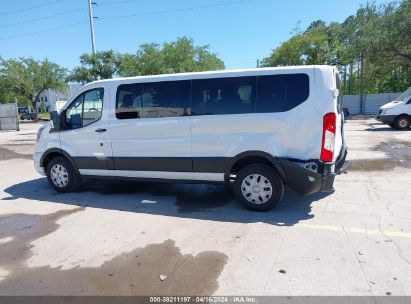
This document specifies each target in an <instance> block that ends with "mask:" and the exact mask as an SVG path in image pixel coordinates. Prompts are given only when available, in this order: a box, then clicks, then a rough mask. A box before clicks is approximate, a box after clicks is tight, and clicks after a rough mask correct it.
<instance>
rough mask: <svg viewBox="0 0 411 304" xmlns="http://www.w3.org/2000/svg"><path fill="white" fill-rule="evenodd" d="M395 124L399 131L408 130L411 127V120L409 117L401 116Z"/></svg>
mask: <svg viewBox="0 0 411 304" xmlns="http://www.w3.org/2000/svg"><path fill="white" fill-rule="evenodd" d="M394 124H395V127H396V128H397V129H399V130H407V129H408V128H409V127H410V124H411V120H410V118H409V117H408V116H400V117H398V118H396V119H395V122H394Z"/></svg>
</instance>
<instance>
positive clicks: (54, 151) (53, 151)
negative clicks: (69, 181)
mask: <svg viewBox="0 0 411 304" xmlns="http://www.w3.org/2000/svg"><path fill="white" fill-rule="evenodd" d="M57 156H63V157H65V158H66V159H67V160H68V161H69V162H70V164H71V165H72V166H73V168H74V170H75V171H76V173H77V174H80V171H79V170H78V168H77V165H76V163H75V162H74V160H73V159H72V157H71V156H70V155H69V154H68V153H67V152H66V151H64V150H62V149H59V148H50V149H48V150H46V151H45V152H44V153H43V155H42V156H41V158H40V167H44V168H46V167H47V164H48V163H49V162H50V161H51V160H52V159H53V158H55V157H57Z"/></svg>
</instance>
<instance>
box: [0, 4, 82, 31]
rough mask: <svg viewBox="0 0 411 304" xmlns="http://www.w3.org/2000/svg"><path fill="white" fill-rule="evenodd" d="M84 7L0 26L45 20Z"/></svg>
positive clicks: (77, 10) (80, 9)
mask: <svg viewBox="0 0 411 304" xmlns="http://www.w3.org/2000/svg"><path fill="white" fill-rule="evenodd" d="M85 9H86V7H81V8H76V9H72V10H68V11H63V12H60V13H56V14H53V15H48V16H44V17H40V18H35V19H28V20H24V21H20V22H16V23H10V24H5V25H0V28H4V27H11V26H15V25H19V24H25V23H31V22H35V21H40V20H45V19H49V18H53V17H57V16H62V15H67V14H70V13H74V12H79V11H83V10H85Z"/></svg>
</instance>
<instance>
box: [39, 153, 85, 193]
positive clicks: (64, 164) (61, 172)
mask: <svg viewBox="0 0 411 304" xmlns="http://www.w3.org/2000/svg"><path fill="white" fill-rule="evenodd" d="M46 174H47V179H48V181H49V184H50V186H52V187H53V188H54V190H56V191H58V192H62V193H65V192H72V191H74V190H76V189H77V188H78V186H79V184H80V177H79V176H78V174H77V173H76V171H75V169H74V168H73V166H72V165H71V163H70V162H69V161H68V160H67V159H66V158H65V157H63V156H57V157H55V158H53V159H52V160H50V162H49V163H48V164H47V168H46Z"/></svg>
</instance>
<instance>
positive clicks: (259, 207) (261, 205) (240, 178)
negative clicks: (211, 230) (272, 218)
mask: <svg viewBox="0 0 411 304" xmlns="http://www.w3.org/2000/svg"><path fill="white" fill-rule="evenodd" d="M234 193H235V195H236V197H237V199H238V200H239V201H240V203H241V204H242V205H243V206H244V207H245V208H247V209H249V210H252V211H268V210H271V209H272V208H274V207H275V206H276V205H277V204H278V203H279V202H280V201H281V199H282V197H283V195H284V182H283V181H282V180H281V178H280V177H279V176H278V174H277V172H276V171H275V169H274V168H272V167H269V166H266V165H262V164H252V165H248V166H246V167H244V168H243V169H241V170H240V172H238V174H237V176H236V179H235V182H234Z"/></svg>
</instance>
